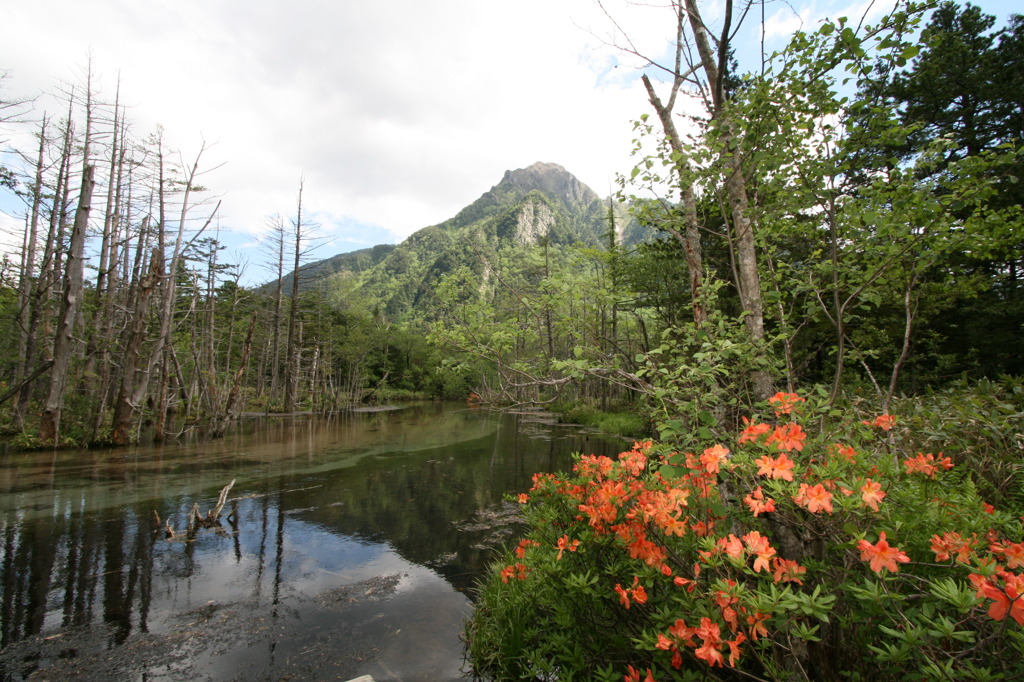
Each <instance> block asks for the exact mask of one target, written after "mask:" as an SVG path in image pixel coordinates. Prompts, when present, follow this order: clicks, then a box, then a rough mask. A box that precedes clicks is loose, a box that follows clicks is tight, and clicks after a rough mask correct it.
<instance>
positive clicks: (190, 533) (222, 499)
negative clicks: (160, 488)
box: [153, 479, 238, 540]
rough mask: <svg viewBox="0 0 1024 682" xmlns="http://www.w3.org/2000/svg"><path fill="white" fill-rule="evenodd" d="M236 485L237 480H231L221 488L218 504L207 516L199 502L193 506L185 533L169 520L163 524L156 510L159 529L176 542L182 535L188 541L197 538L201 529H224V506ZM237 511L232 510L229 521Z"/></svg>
mask: <svg viewBox="0 0 1024 682" xmlns="http://www.w3.org/2000/svg"><path fill="white" fill-rule="evenodd" d="M234 485H235V479H231V483H228V484H227V485H226V486H224V487H223V488H221V491H220V495H219V496H218V497H217V504H215V505H214V506H213V508H212V509H210V510H209V511H208V512H206V514H205V515H204V514H203V513H202V511H200V509H199V503H198V502H196V503H195V504H194V505H192V509H191V510H190V511H189V513H188V525H187V526H186V528H185V530H184V531H176V530H174V526H172V525H171V520H170V519H167V520H166V522H163V523H162V522H161V521H160V514H159V513H157V511H156V510H155V509H154V510H153V516H154V517H156V526H157V528H158V529H162V530H163V531H164V537H166V538H167V539H168V540H174V539H175V538H178V537H180V536H182V535H184V537H185V538H186V539H189V540H191V539H192V538H194V537H195V535H196V532H197V531H198V530H199V529H200V528H218V529H220V528H222V527H221V525H220V514H221V512H222V511H223V510H224V505H225V504H226V503H227V501H228V493H229V492H231V488H232V487H234ZM237 511H238V509H237V507H236V508H234V509H232V511H231V514H229V515H228V519H229V520H230V519H231V517H232V516H234V515H235V514H236V513H237Z"/></svg>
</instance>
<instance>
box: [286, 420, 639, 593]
mask: <svg viewBox="0 0 1024 682" xmlns="http://www.w3.org/2000/svg"><path fill="white" fill-rule="evenodd" d="M519 421H520V417H519V416H518V415H508V416H506V417H505V419H504V420H503V421H502V425H501V427H500V428H499V429H498V432H497V434H496V435H495V436H488V437H484V438H479V439H476V440H472V441H466V442H461V443H457V444H455V445H449V446H445V447H441V448H436V449H431V450H425V451H419V452H416V453H414V454H403V455H401V456H400V458H398V457H395V458H390V457H382V458H380V459H376V460H374V461H372V462H367V463H366V465H365V466H360V467H358V468H357V469H353V470H348V471H346V472H345V473H344V474H343V475H339V476H336V477H333V478H332V479H331V480H330V481H329V482H328V483H327V484H326V485H324V486H323V487H321V488H317V489H315V490H310V491H308V492H302V493H301V496H302V497H301V501H299V500H292V499H288V500H287V501H286V504H289V505H290V506H294V507H299V506H301V507H313V508H314V509H313V510H311V511H308V512H305V513H304V514H303V517H304V518H306V519H308V520H310V521H314V522H316V523H318V524H322V525H324V526H327V527H329V528H331V529H334V530H337V531H339V532H341V533H344V534H346V535H352V536H356V537H364V538H366V539H368V540H374V541H383V542H388V543H389V544H390V545H391V546H393V547H394V548H395V549H396V551H398V552H399V553H400V554H401V555H402V556H403V557H405V558H406V559H407V560H409V561H411V562H413V563H417V564H421V565H426V566H430V567H432V568H434V569H436V570H437V571H438V573H440V574H441V575H443V576H444V577H445V579H446V580H448V582H449V583H451V584H452V585H453V586H454V587H455V588H456V589H459V590H462V591H465V590H467V589H468V588H471V587H473V586H474V584H475V583H476V580H477V579H478V578H479V577H480V576H481V574H482V572H483V570H484V569H485V567H486V564H487V562H488V561H489V560H490V559H491V558H492V556H493V549H494V547H495V546H496V545H500V544H501V543H502V542H504V541H505V540H506V539H507V535H508V530H509V525H510V521H512V519H511V518H510V514H508V513H507V507H506V506H505V505H506V503H505V502H504V496H505V494H507V493H516V492H523V491H525V490H527V489H528V488H529V487H530V486H531V485H532V480H531V479H532V477H533V474H534V473H536V472H538V471H555V470H559V469H565V468H567V467H568V466H569V465H570V462H571V457H570V456H571V454H572V453H573V452H578V451H583V452H586V453H595V454H606V455H614V454H617V453H618V452H620V451H621V450H622V449H623V444H622V442H621V441H617V440H610V439H604V438H599V437H593V436H586V435H583V434H580V433H579V432H574V431H571V430H568V429H558V428H555V429H552V428H550V427H545V428H543V429H541V430H540V431H539V432H540V433H542V434H543V435H544V436H545V438H544V439H538V438H531V437H530V434H528V433H527V431H526V430H524V429H522V428H521V425H520V424H519Z"/></svg>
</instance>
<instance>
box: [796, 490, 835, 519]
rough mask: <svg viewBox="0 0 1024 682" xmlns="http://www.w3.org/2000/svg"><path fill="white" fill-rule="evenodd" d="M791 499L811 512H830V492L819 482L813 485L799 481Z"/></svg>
mask: <svg viewBox="0 0 1024 682" xmlns="http://www.w3.org/2000/svg"><path fill="white" fill-rule="evenodd" d="M793 501H794V502H796V503H797V504H798V505H800V506H801V507H803V508H804V509H806V510H807V511H809V512H811V513H812V514H817V513H818V512H820V511H825V512H828V513H829V514H831V513H832V493H830V492H829V491H828V490H826V489H825V486H823V485H822V484H821V483H816V484H815V485H807V484H806V483H801V484H800V489H799V490H798V491H797V494H796V495H794V496H793Z"/></svg>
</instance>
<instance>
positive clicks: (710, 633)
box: [694, 618, 725, 668]
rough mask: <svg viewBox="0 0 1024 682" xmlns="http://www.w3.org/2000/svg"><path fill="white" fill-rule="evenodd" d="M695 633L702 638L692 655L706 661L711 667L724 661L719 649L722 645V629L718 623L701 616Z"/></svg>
mask: <svg viewBox="0 0 1024 682" xmlns="http://www.w3.org/2000/svg"><path fill="white" fill-rule="evenodd" d="M696 635H697V636H698V637H700V638H701V639H702V640H704V641H703V642H702V643H701V645H700V646H699V647H697V650H696V651H694V655H695V656H697V658H699V659H701V660H702V661H704V662H706V663H707V664H708V665H709V666H710V667H712V668H713V667H715V666H716V665H717V666H721V665H722V664H723V663H725V658H724V657H723V656H722V652H721V651H720V649H721V647H722V629H721V628H720V627H718V623H715V622H714V621H712V620H711V619H710V618H701V619H700V627H698V628H697V632H696Z"/></svg>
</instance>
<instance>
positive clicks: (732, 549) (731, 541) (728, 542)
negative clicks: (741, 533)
mask: <svg viewBox="0 0 1024 682" xmlns="http://www.w3.org/2000/svg"><path fill="white" fill-rule="evenodd" d="M717 545H718V549H719V551H722V552H725V553H726V554H728V555H729V556H730V557H732V558H733V559H742V558H743V542H741V541H740V539H739V538H738V537H736V536H735V535H733V534H732V533H729V537H728V538H720V539H719V540H718V543H717Z"/></svg>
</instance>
